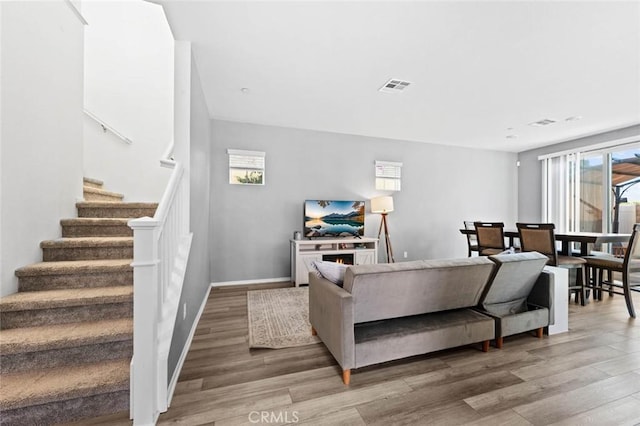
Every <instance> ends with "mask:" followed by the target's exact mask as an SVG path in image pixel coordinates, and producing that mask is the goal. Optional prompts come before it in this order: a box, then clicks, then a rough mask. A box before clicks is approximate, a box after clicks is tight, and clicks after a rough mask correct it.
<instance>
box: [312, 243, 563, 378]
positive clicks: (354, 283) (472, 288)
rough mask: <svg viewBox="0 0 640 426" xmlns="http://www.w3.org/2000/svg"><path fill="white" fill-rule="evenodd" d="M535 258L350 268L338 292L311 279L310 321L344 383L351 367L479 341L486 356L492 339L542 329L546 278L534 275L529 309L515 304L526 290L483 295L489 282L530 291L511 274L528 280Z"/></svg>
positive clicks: (323, 281) (547, 294)
mask: <svg viewBox="0 0 640 426" xmlns="http://www.w3.org/2000/svg"><path fill="white" fill-rule="evenodd" d="M510 256H513V257H510ZM538 259H540V258H539V254H538V253H523V254H518V255H502V256H492V257H491V259H490V258H487V257H473V258H464V259H445V260H422V261H413V262H402V263H395V264H377V265H359V266H352V267H349V268H347V270H346V272H345V278H344V283H343V287H342V288H341V287H339V286H337V285H336V284H334V283H332V282H330V281H328V280H326V279H324V278H321V277H319V276H317V275H316V274H313V273H310V274H309V320H310V322H311V325H312V327H313V331H314V333H316V334H317V335H318V336H319V337H320V339H321V340H322V341H323V343H324V344H325V345H326V347H327V348H328V349H329V351H330V352H331V353H332V355H333V356H334V358H335V359H336V361H337V362H338V364H339V365H340V366H341V368H342V372H343V373H342V378H343V381H344V383H345V384H349V381H350V377H351V369H355V368H360V367H365V366H368V365H373V364H378V363H382V362H386V361H391V360H395V359H400V358H405V357H409V356H414V355H419V354H423V353H428V352H433V351H438V350H442V349H447V348H453V347H457V346H462V345H468V344H473V343H479V342H482V349H483V351H485V352H486V351H488V349H489V342H490V341H491V340H492V339H494V338H496V337H497V336H498V337H503V336H506V335H510V334H514V333H517V332H522V331H528V330H533V329H539V327H541V325H540V324H543V323H544V322H545V315H546V323H547V324H546V325H548V323H549V318H550V317H549V315H550V313H549V312H550V311H549V309H544V308H543V307H547V308H548V307H549V306H550V303H551V300H550V297H551V296H550V294H551V292H550V290H549V285H548V284H549V282H548V281H549V279H550V275H549V274H540V272H539V270H538V272H537V274H538V275H539V277H538V278H537V279H536V280H535V284H536V287H540V289H538V290H536V291H535V293H536V296H535V297H534V298H535V302H537V304H536V306H533V305H527V304H526V303H525V304H524V305H523V303H522V300H520V299H521V294H522V293H523V292H526V291H527V290H526V289H524V290H522V292H518V291H516V292H512V291H507V292H506V293H504V291H503V290H497V291H496V292H491V291H489V290H490V288H491V283H492V282H493V281H495V280H496V279H497V281H496V282H497V283H499V284H500V285H499V287H500V288H506V287H508V286H513V287H521V286H523V284H522V283H526V285H524V286H523V287H526V288H528V289H529V291H531V286H530V285H529V284H530V280H529V278H526V279H524V280H519V279H518V274H519V272H518V270H519V269H520V270H522V271H524V270H526V271H528V272H527V273H528V274H529V275H532V274H534V273H533V272H531V271H533V270H534V269H535V268H534V264H535V265H537V264H538V263H539V260H538ZM503 265H508V266H507V267H506V268H505V270H504V271H503V273H499V271H500V269H501V267H502V266H503ZM518 265H520V266H518ZM525 275H526V276H527V277H529V275H527V274H524V275H523V276H525ZM538 283H540V285H539V286H538ZM503 284H504V285H503ZM496 289H498V287H496ZM505 294H506V296H505V297H502V299H505V300H506V302H504V301H503V300H502V299H501V296H500V295H505ZM507 299H508V300H507ZM481 302H482V303H483V305H481ZM504 306H511V308H509V307H506V308H503V307H504ZM538 306H540V307H538ZM530 311H531V312H533V314H527V313H526V312H530ZM532 318H533V319H532ZM530 325H532V326H533V327H534V328H529V329H528V330H525V329H526V328H527V327H529V326H530ZM496 332H498V333H499V334H498V335H496ZM501 341H502V340H501V339H500V344H501Z"/></svg>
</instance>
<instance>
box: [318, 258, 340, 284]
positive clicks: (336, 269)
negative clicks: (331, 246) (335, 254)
mask: <svg viewBox="0 0 640 426" xmlns="http://www.w3.org/2000/svg"><path fill="white" fill-rule="evenodd" d="M311 265H312V266H313V267H314V268H315V270H316V273H318V274H320V275H319V276H321V277H322V278H325V279H327V280H329V281H331V282H332V283H334V284H337V285H339V286H340V287H342V283H343V281H344V271H346V269H347V265H344V264H342V263H336V262H325V261H320V260H314V261H313V262H311Z"/></svg>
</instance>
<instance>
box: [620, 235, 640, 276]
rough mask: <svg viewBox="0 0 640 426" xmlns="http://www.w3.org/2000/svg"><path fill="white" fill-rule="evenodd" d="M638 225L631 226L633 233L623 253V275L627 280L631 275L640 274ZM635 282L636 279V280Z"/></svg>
mask: <svg viewBox="0 0 640 426" xmlns="http://www.w3.org/2000/svg"><path fill="white" fill-rule="evenodd" d="M638 232H640V223H636V224H635V225H633V232H632V233H631V237H630V238H629V245H628V246H627V250H626V251H625V253H624V261H623V264H622V265H623V274H626V277H624V278H625V279H627V280H628V279H629V278H630V277H631V274H634V273H635V274H637V273H638V272H640V237H639V236H638ZM636 281H637V279H636Z"/></svg>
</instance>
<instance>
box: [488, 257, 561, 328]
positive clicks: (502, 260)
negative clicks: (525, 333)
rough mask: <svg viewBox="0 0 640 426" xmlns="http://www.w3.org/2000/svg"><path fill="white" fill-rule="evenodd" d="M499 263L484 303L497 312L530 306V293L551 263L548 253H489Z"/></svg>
mask: <svg viewBox="0 0 640 426" xmlns="http://www.w3.org/2000/svg"><path fill="white" fill-rule="evenodd" d="M489 259H491V260H492V261H493V262H495V263H496V265H497V269H496V270H495V272H494V274H493V277H492V281H491V284H490V285H489V286H487V289H486V290H485V292H484V294H483V295H482V299H481V302H480V303H481V305H482V307H483V308H484V309H485V310H486V311H487V312H489V313H491V314H493V315H497V316H500V317H502V316H505V315H511V314H514V313H519V312H525V311H526V310H527V297H529V293H531V289H532V288H533V286H534V284H535V283H536V280H537V279H538V276H539V275H540V273H541V272H542V269H543V268H544V267H545V265H546V264H547V260H548V258H547V256H545V255H543V254H540V253H538V252H524V253H516V254H506V255H495V256H489Z"/></svg>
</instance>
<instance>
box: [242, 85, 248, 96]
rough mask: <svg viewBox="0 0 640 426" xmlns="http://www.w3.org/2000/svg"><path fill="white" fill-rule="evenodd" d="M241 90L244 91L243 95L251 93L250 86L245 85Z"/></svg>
mask: <svg viewBox="0 0 640 426" xmlns="http://www.w3.org/2000/svg"><path fill="white" fill-rule="evenodd" d="M240 91H241V92H242V94H243V95H246V94H247V93H249V88H248V87H243V88H242V89H240Z"/></svg>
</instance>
